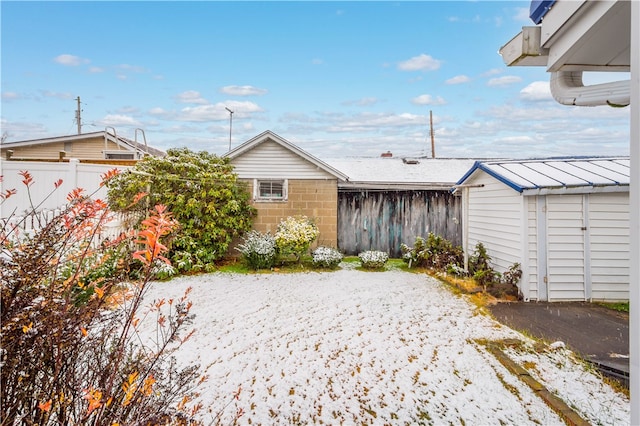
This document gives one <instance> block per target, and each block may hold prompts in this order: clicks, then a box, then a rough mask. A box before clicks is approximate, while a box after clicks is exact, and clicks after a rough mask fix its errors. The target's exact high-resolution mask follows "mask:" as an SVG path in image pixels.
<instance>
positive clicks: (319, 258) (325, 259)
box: [311, 247, 344, 269]
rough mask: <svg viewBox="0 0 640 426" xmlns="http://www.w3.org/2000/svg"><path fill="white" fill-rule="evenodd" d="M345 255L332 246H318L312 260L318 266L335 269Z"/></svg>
mask: <svg viewBox="0 0 640 426" xmlns="http://www.w3.org/2000/svg"><path fill="white" fill-rule="evenodd" d="M343 258H344V256H343V255H342V253H340V252H339V251H338V250H336V249H334V248H331V247H318V248H316V249H315V250H314V251H313V253H312V259H311V262H312V263H313V266H315V267H316V268H325V269H335V268H337V267H338V265H339V264H340V262H342V259H343Z"/></svg>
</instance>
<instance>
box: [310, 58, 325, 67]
mask: <svg viewBox="0 0 640 426" xmlns="http://www.w3.org/2000/svg"><path fill="white" fill-rule="evenodd" d="M311 63H312V64H313V65H322V64H324V61H323V60H322V59H320V58H313V59H312V60H311Z"/></svg>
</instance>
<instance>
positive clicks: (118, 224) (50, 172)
mask: <svg viewBox="0 0 640 426" xmlns="http://www.w3.org/2000/svg"><path fill="white" fill-rule="evenodd" d="M114 168H117V169H119V170H121V171H122V170H125V169H127V168H128V167H125V166H114V165H104V164H84V163H80V162H79V161H78V160H75V159H71V160H70V161H69V162H68V163H47V162H38V161H5V160H0V175H2V182H0V193H2V194H5V193H6V191H7V190H13V189H15V190H16V191H17V192H16V194H15V195H12V196H11V197H9V198H7V199H5V200H4V201H2V202H0V227H1V228H0V229H5V230H7V231H8V230H10V229H13V227H17V229H18V232H19V233H21V234H23V235H24V234H30V233H32V232H33V231H34V230H37V229H39V228H40V227H41V226H42V225H44V224H46V223H47V222H49V221H51V219H53V217H55V216H57V215H59V214H60V213H61V212H62V211H63V210H64V208H65V207H66V205H67V195H68V194H69V192H71V191H73V190H75V189H77V188H82V189H83V190H84V195H90V196H91V198H93V199H102V200H106V198H107V189H106V188H105V187H101V186H100V182H101V181H102V177H101V176H102V175H103V174H105V173H107V172H108V171H109V170H112V169H114ZM22 171H28V172H29V173H30V175H31V177H32V179H33V184H31V186H30V187H29V193H30V197H31V201H30V199H29V193H28V192H27V187H26V186H25V185H24V184H23V182H22V181H23V179H24V177H23V176H21V175H20V172H22ZM59 179H62V184H61V185H60V186H59V187H58V188H57V189H55V185H54V183H55V182H57V181H58V180H59ZM43 200H44V202H43ZM31 202H33V205H34V207H35V206H38V207H37V209H36V212H35V213H34V214H28V213H30V212H31V210H32V206H31ZM126 223H127V220H126V218H125V217H124V216H122V215H119V214H114V217H113V220H110V221H109V222H108V223H106V224H105V225H104V227H103V229H102V232H101V233H100V235H99V237H98V238H97V240H96V241H95V242H98V243H99V242H101V241H104V240H105V239H114V238H116V237H117V236H118V235H120V233H121V232H123V231H124V230H125V229H126V228H127V227H126V226H125V224H126Z"/></svg>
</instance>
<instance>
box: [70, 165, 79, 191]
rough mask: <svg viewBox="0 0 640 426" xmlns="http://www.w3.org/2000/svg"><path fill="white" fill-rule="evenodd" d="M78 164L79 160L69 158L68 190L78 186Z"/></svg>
mask: <svg viewBox="0 0 640 426" xmlns="http://www.w3.org/2000/svg"><path fill="white" fill-rule="evenodd" d="M78 164H80V160H78V159H77V158H70V159H69V184H70V185H71V187H70V190H72V189H75V188H77V187H78Z"/></svg>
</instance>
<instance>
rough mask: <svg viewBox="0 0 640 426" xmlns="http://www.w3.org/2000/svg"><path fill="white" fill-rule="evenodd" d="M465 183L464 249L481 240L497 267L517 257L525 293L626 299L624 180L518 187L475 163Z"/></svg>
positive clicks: (536, 296)
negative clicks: (579, 186)
mask: <svg viewBox="0 0 640 426" xmlns="http://www.w3.org/2000/svg"><path fill="white" fill-rule="evenodd" d="M463 183H464V185H465V186H467V185H468V187H466V188H465V189H464V190H465V191H468V202H465V207H464V210H463V211H464V222H465V223H464V226H465V227H466V228H465V229H464V234H465V235H466V236H467V237H466V239H465V249H466V250H467V253H468V254H472V253H473V250H474V248H475V244H476V243H477V242H478V241H481V242H482V243H483V244H484V246H485V247H486V249H487V253H488V254H489V255H490V256H491V258H492V263H493V265H494V267H495V269H496V270H497V271H499V272H504V271H505V269H506V268H508V267H509V266H511V265H512V264H513V263H515V262H518V263H520V264H521V265H522V272H523V275H522V279H521V281H520V283H519V288H520V291H521V292H522V296H523V298H524V299H525V300H539V301H545V300H548V301H551V302H553V301H584V300H598V301H600V300H603V301H604V300H606V301H618V300H628V299H629V285H630V283H629V271H630V259H629V249H630V242H629V216H630V211H629V193H628V191H626V190H625V188H624V187H622V186H611V187H604V186H603V187H598V188H595V189H594V188H588V187H585V188H584V189H583V190H582V191H580V192H579V193H576V192H573V193H566V192H565V191H564V190H558V191H555V193H553V191H542V192H543V193H537V194H536V193H535V192H534V191H529V192H527V191H525V192H524V193H519V192H518V191H517V190H515V189H513V188H512V187H510V186H508V185H507V184H506V183H504V182H503V181H502V180H499V179H497V178H495V177H494V176H492V175H490V174H489V173H487V172H485V171H483V170H479V169H478V170H476V171H475V172H474V173H473V174H472V175H470V176H469V177H468V178H467V179H466V180H465V181H464V182H463ZM479 185H482V186H480V187H479ZM542 189H544V188H542ZM609 191H610V192H609ZM523 194H524V195H523ZM518 242H519V244H518Z"/></svg>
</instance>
